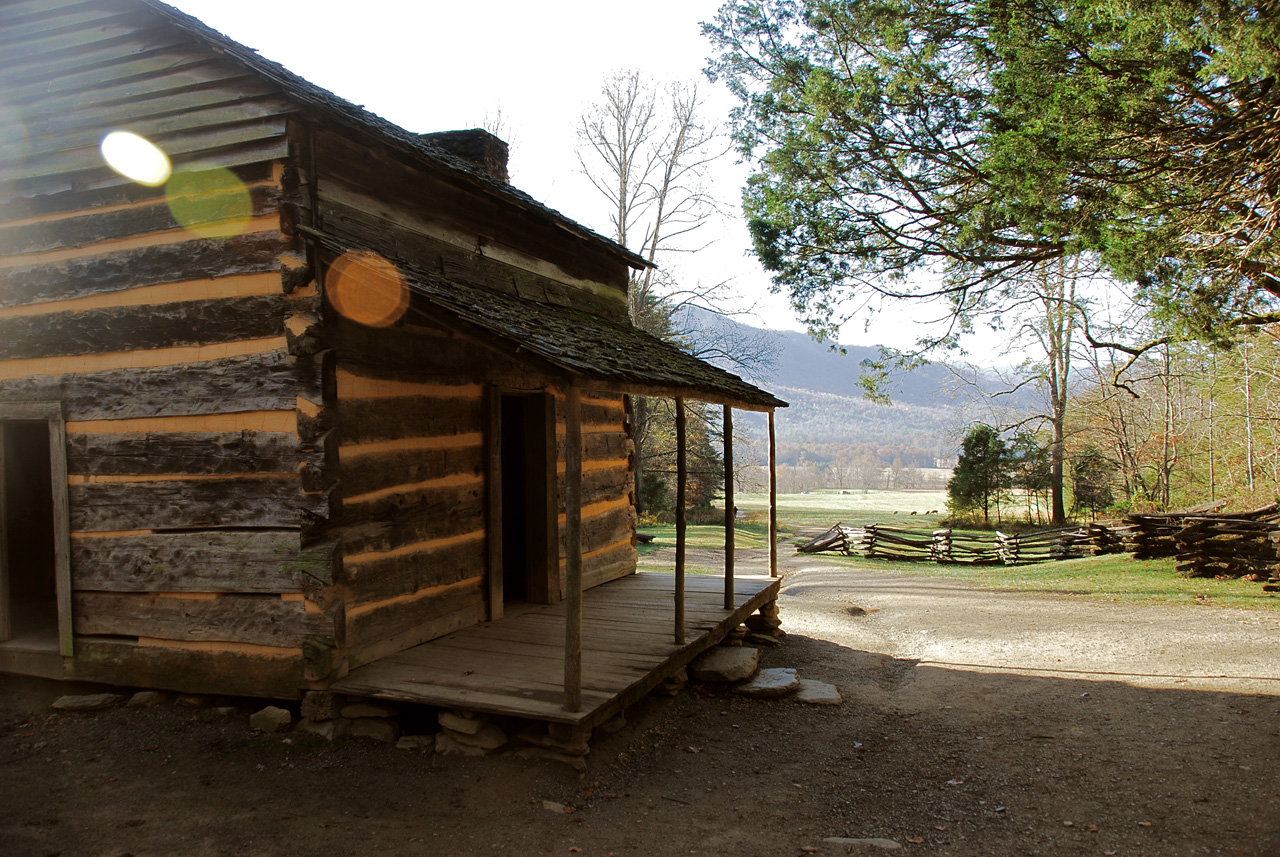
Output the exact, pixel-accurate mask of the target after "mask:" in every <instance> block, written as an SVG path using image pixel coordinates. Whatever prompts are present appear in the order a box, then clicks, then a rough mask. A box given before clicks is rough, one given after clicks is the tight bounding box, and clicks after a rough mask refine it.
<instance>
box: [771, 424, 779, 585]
mask: <svg viewBox="0 0 1280 857" xmlns="http://www.w3.org/2000/svg"><path fill="white" fill-rule="evenodd" d="M769 576H770V577H777V576H778V442H777V436H776V435H775V434H774V430H773V411H772V410H770V411H769Z"/></svg>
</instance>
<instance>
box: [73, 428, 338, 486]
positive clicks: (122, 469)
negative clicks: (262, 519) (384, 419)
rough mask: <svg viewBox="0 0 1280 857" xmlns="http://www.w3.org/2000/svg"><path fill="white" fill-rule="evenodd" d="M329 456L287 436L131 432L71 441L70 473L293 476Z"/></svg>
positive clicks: (80, 436)
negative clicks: (305, 465)
mask: <svg viewBox="0 0 1280 857" xmlns="http://www.w3.org/2000/svg"><path fill="white" fill-rule="evenodd" d="M304 463H312V464H316V465H322V464H323V463H324V453H323V451H322V450H318V449H316V448H314V447H304V446H303V445H302V444H300V442H299V439H298V437H297V436H296V435H294V434H292V433H285V432H256V431H239V432H126V433H122V434H79V433H74V432H73V433H71V434H69V435H68V436H67V472H69V473H72V474H93V475H97V476H104V475H111V476H125V475H127V476H137V475H150V474H167V473H171V474H190V475H196V474H232V473H244V474H249V473H294V472H296V471H297V470H298V467H299V465H301V464H304Z"/></svg>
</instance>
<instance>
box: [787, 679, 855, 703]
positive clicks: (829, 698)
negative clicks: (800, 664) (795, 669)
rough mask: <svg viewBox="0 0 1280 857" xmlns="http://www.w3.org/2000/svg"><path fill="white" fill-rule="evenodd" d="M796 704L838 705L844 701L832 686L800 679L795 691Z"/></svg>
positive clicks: (822, 682) (823, 682) (812, 680)
mask: <svg viewBox="0 0 1280 857" xmlns="http://www.w3.org/2000/svg"><path fill="white" fill-rule="evenodd" d="M795 699H796V702H804V703H807V704H809V705H840V704H841V703H842V702H844V700H843V699H842V698H841V696H840V691H838V690H836V686H835V685H834V684H827V683H826V682H825V681H815V680H814V679H811V678H802V679H800V688H799V690H797V691H796V696H795Z"/></svg>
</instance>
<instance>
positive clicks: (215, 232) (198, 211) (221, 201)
mask: <svg viewBox="0 0 1280 857" xmlns="http://www.w3.org/2000/svg"><path fill="white" fill-rule="evenodd" d="M164 196H165V201H166V202H168V203H169V211H170V212H172V213H173V217H174V219H175V220H177V221H178V224H179V225H181V226H182V227H183V228H184V229H187V230H189V231H191V232H194V233H195V234H196V235H199V236H200V237H201V238H229V237H231V236H232V235H239V234H240V233H242V232H244V230H245V228H246V227H247V226H248V225H249V219H250V218H251V217H253V200H251V199H250V197H249V189H248V188H247V187H245V185H244V182H242V181H240V179H239V177H238V176H236V174H235V173H233V172H231V170H228V169H225V168H223V167H214V168H213V169H208V170H181V171H179V172H176V173H174V174H173V178H171V179H169V183H168V184H167V185H165V189H164Z"/></svg>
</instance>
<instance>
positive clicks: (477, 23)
mask: <svg viewBox="0 0 1280 857" xmlns="http://www.w3.org/2000/svg"><path fill="white" fill-rule="evenodd" d="M169 2H172V3H173V4H174V5H176V6H177V7H178V8H180V9H182V10H183V11H185V12H187V13H188V14H191V15H194V16H195V17H197V18H199V19H200V20H202V21H203V22H204V23H206V24H208V25H209V26H211V27H213V28H214V29H217V30H219V31H221V32H223V33H225V34H226V35H228V36H230V37H231V38H233V39H235V40H236V41H238V42H241V43H242V44H245V45H247V46H249V47H251V48H255V49H257V50H258V51H259V53H261V54H262V55H263V56H265V57H267V58H268V59H271V60H275V61H276V62H279V63H281V64H282V65H284V66H285V67H286V68H288V69H289V70H290V71H293V72H294V73H296V74H299V75H301V76H302V77H304V78H306V79H307V80H310V81H311V82H312V83H315V84H318V85H320V86H323V87H325V88H326V89H329V90H330V91H332V92H334V93H336V94H337V95H339V96H341V97H343V98H345V99H347V100H348V101H352V102H354V103H356V104H361V105H363V106H364V107H365V108H366V109H368V110H370V111H372V112H374V113H376V114H378V115H380V116H382V117H384V118H386V119H389V120H390V121H392V122H395V123H396V124H398V125H401V126H403V127H404V128H406V129H408V130H410V131H414V132H427V131H444V130H451V129H457V128H473V127H477V126H480V125H482V124H484V121H485V118H486V117H493V116H494V115H496V114H497V113H498V111H499V110H500V111H501V115H502V122H503V125H504V126H505V127H506V128H509V129H510V130H509V132H508V133H507V137H508V138H509V142H511V144H512V152H511V163H510V168H511V177H512V183H513V184H515V185H516V186H517V187H519V188H521V189H522V190H524V191H525V192H527V193H529V194H530V195H532V196H533V197H534V198H536V199H538V200H540V201H542V202H543V203H545V204H547V205H549V206H551V207H552V208H555V209H558V210H559V211H561V212H563V213H564V214H566V215H567V216H569V217H570V218H572V219H574V220H576V221H578V222H579V223H582V224H584V225H586V226H588V227H590V228H592V229H595V230H596V231H598V232H601V233H602V234H606V235H607V234H609V233H610V229H609V224H608V219H607V212H606V206H605V203H604V202H603V200H602V198H601V197H600V196H599V194H598V192H597V191H595V190H594V189H593V188H592V187H591V186H590V185H589V184H588V182H587V180H586V178H585V177H583V176H582V175H581V173H580V168H579V165H578V161H577V158H576V155H575V146H576V145H577V135H576V130H577V127H578V124H579V117H580V116H581V115H582V114H583V113H584V112H585V111H586V109H587V108H588V107H589V106H590V105H591V104H592V103H593V102H594V101H596V100H597V99H598V98H599V93H600V87H601V84H602V83H603V82H604V80H605V79H606V78H607V77H608V76H609V75H610V74H612V73H613V72H615V71H622V70H627V69H632V68H636V69H640V70H641V71H642V72H643V73H644V74H646V75H648V76H650V77H652V78H653V79H654V80H655V81H658V82H660V83H662V82H668V81H696V82H697V83H698V86H699V89H700V90H701V91H704V92H706V94H707V95H708V119H709V121H723V120H722V118H721V117H724V118H727V116H728V112H729V110H730V109H731V107H732V106H733V103H734V101H733V99H732V98H731V97H730V96H729V95H728V93H727V92H725V91H724V90H723V89H722V88H720V87H713V86H712V85H711V84H710V83H709V82H708V81H707V80H706V78H705V77H704V76H703V74H702V69H703V67H704V65H705V62H706V56H707V54H708V53H709V46H708V44H707V42H706V41H705V40H704V39H703V38H702V35H701V31H700V26H699V24H700V22H702V21H708V20H710V19H711V18H712V17H713V16H714V15H715V12H716V10H717V8H718V7H719V5H720V2H721V0H648V2H645V3H643V4H641V3H639V2H626V3H619V2H609V0H553V2H549V3H537V2H530V0H478V2H470V3H466V2H457V0H452V2H448V3H445V2H439V0H416V2H413V0H361V2H357V3H351V2H349V0H344V2H337V0H310V2H307V3H298V2H296V0H294V2H285V0H169ZM733 160H734V158H733V156H732V155H730V156H728V157H727V158H726V159H725V162H724V164H723V165H722V166H721V167H720V169H719V170H718V171H717V173H716V174H715V175H714V176H713V186H714V188H715V193H716V195H717V196H718V197H719V200H720V203H721V205H722V207H723V208H724V209H725V210H726V211H728V212H730V214H731V217H730V218H727V219H726V220H724V221H723V222H719V223H717V224H715V225H713V226H707V227H705V228H704V230H703V231H704V233H705V238H706V239H712V238H714V241H713V243H712V244H711V245H710V246H709V247H707V248H706V249H704V250H701V251H700V252H699V253H697V254H694V255H692V256H690V257H685V258H682V259H681V261H680V262H678V263H676V265H677V266H678V267H676V268H675V272H676V273H678V274H679V275H680V277H681V278H682V279H683V280H685V281H692V282H694V283H702V284H704V285H709V284H712V283H716V282H720V281H722V280H725V279H731V280H732V283H733V290H734V292H735V293H736V294H737V295H738V296H739V298H738V300H739V302H740V303H739V305H738V306H736V307H732V309H735V310H739V311H740V310H744V309H747V308H750V307H755V312H754V314H753V315H752V316H748V317H745V318H743V319H742V320H743V321H745V322H747V323H750V324H757V325H760V326H764V327H769V328H774V329H790V330H801V329H803V328H802V326H801V325H800V324H799V323H797V322H796V320H795V316H794V314H793V312H792V311H791V309H790V307H789V306H788V305H787V302H786V300H785V299H784V298H782V297H780V296H777V295H772V294H770V293H769V290H768V286H769V277H768V275H767V274H766V273H765V272H764V271H763V270H762V269H761V268H760V266H759V264H758V263H757V262H756V261H755V259H754V257H752V256H751V255H750V253H749V247H750V239H749V236H748V233H747V230H746V226H745V224H744V223H743V221H742V218H741V215H740V211H741V205H740V200H741V187H742V185H743V182H744V179H745V177H746V174H747V170H746V167H745V166H744V165H741V164H735V163H733ZM916 336H917V332H916V331H915V330H913V329H912V328H911V325H910V323H909V322H908V321H906V317H905V315H904V314H898V313H894V314H890V313H885V314H883V315H881V316H878V317H877V320H876V322H874V328H873V330H872V331H871V332H869V333H868V332H864V330H863V325H862V324H861V323H854V324H850V325H847V326H846V328H845V331H844V335H842V336H841V340H842V341H844V342H845V343H846V344H858V345H876V344H889V345H893V346H897V347H905V346H909V345H911V344H912V342H913V341H914V339H915V337H916ZM979 350H980V349H979Z"/></svg>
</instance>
